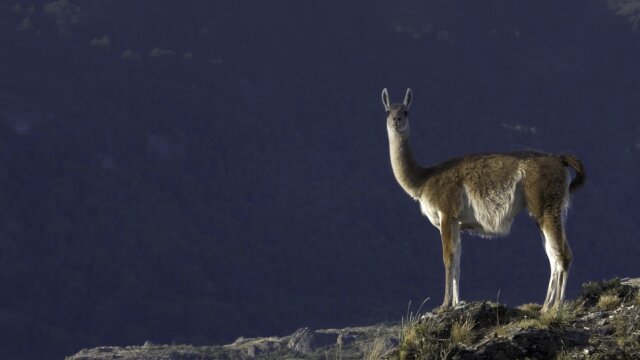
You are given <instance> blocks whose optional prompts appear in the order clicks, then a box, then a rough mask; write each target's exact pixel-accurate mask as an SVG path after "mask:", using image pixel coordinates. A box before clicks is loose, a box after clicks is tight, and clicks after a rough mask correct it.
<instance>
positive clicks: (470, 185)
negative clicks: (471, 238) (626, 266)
mask: <svg viewBox="0 0 640 360" xmlns="http://www.w3.org/2000/svg"><path fill="white" fill-rule="evenodd" d="M382 99H383V104H384V105H385V109H386V110H387V131H388V134H389V145H390V150H391V151H390V153H391V165H392V169H393V172H394V175H395V177H396V179H397V180H398V183H399V184H400V185H401V186H402V188H403V189H404V190H405V191H406V192H407V193H408V194H409V195H410V196H411V197H413V198H414V199H416V200H418V201H420V203H421V206H423V211H425V214H426V215H427V216H428V217H429V219H430V220H431V222H432V223H433V224H434V225H435V226H436V227H438V229H439V230H440V234H441V240H442V255H443V262H444V266H445V296H444V302H443V305H442V306H443V307H445V308H446V307H448V306H450V305H452V304H455V302H456V301H457V296H458V295H457V294H456V295H454V293H455V292H457V286H458V285H459V256H460V249H459V246H460V244H459V232H460V230H461V229H462V230H472V231H476V232H479V233H481V234H486V235H489V236H492V235H504V234H506V233H507V232H508V230H509V227H510V224H511V222H512V221H513V217H515V215H516V214H517V213H518V212H519V211H520V210H522V209H527V210H528V212H529V213H530V215H531V216H532V217H533V219H534V220H535V221H536V223H537V224H538V227H539V228H540V230H541V232H543V239H544V241H545V250H546V251H547V255H548V256H549V261H550V263H551V267H552V274H551V278H550V281H549V289H548V291H547V298H546V299H545V304H544V309H545V310H547V309H549V308H550V307H552V306H553V307H558V306H560V305H561V304H562V301H563V297H564V289H565V285H566V280H567V276H568V269H569V266H570V264H571V260H572V254H571V249H570V248H569V245H568V243H567V241H566V236H565V233H564V215H565V214H564V213H565V212H566V208H567V201H568V192H573V191H575V190H576V189H578V188H579V187H580V186H582V185H583V184H584V182H585V179H586V175H585V169H584V166H583V165H582V162H581V161H580V160H579V159H578V158H576V157H575V156H573V155H566V154H560V155H552V154H545V153H540V152H535V151H521V152H513V153H502V154H476V155H467V156H463V157H459V158H454V159H450V160H447V161H444V162H442V163H440V164H437V165H435V166H431V167H421V166H419V165H418V163H417V161H416V160H415V158H414V157H413V154H412V152H411V148H410V146H409V122H408V118H407V114H408V110H409V106H410V103H411V99H412V93H411V90H409V89H408V90H407V95H406V96H405V101H404V103H402V104H390V103H389V97H388V94H387V92H386V89H385V90H384V91H383V95H382ZM567 167H570V168H572V169H573V170H574V172H575V177H574V178H573V180H572V181H571V182H570V183H569V179H568V178H567V171H566V168H567ZM456 256H458V258H457V259H456ZM456 261H457V263H456ZM456 272H457V273H456Z"/></svg>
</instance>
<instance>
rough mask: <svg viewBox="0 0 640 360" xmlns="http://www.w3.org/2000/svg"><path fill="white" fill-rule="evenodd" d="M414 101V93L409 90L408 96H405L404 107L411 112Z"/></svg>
mask: <svg viewBox="0 0 640 360" xmlns="http://www.w3.org/2000/svg"><path fill="white" fill-rule="evenodd" d="M412 99H413V93H412V92H411V89H407V94H406V95H405V96H404V102H403V103H404V107H405V108H407V110H409V105H411V100H412Z"/></svg>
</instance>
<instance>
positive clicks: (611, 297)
mask: <svg viewBox="0 0 640 360" xmlns="http://www.w3.org/2000/svg"><path fill="white" fill-rule="evenodd" d="M621 303H622V299H620V298H619V297H618V295H616V294H610V293H605V294H602V295H600V299H598V304H597V306H598V307H599V308H600V309H602V310H606V311H610V310H614V309H615V308H617V307H618V306H620V304H621Z"/></svg>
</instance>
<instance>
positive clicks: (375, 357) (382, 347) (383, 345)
mask: <svg viewBox="0 0 640 360" xmlns="http://www.w3.org/2000/svg"><path fill="white" fill-rule="evenodd" d="M379 331H380V330H378V333H379ZM390 350H391V349H389V347H388V345H387V342H386V341H385V339H384V338H382V337H380V336H379V335H376V337H375V339H374V340H373V342H371V344H370V345H369V346H368V347H367V350H366V351H365V353H364V357H363V359H365V360H379V359H382V358H383V357H384V356H385V355H387V353H388V352H389V351H390Z"/></svg>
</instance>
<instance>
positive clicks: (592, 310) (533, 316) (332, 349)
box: [66, 279, 640, 360]
mask: <svg viewBox="0 0 640 360" xmlns="http://www.w3.org/2000/svg"><path fill="white" fill-rule="evenodd" d="M639 288H640V279H623V280H618V279H614V280H610V281H601V282H591V283H587V284H584V285H583V291H582V293H581V295H580V296H579V297H578V298H577V299H575V300H573V301H570V302H568V303H567V304H566V306H565V307H564V308H563V309H562V310H561V311H559V312H557V313H545V314H541V313H540V311H539V310H540V306H539V305H536V304H525V305H521V306H519V307H517V308H508V307H506V306H504V305H501V304H496V303H491V302H473V303H462V304H460V305H458V306H456V307H455V308H453V309H450V310H448V311H445V312H441V313H437V314H436V313H431V312H427V313H424V314H407V317H406V318H405V319H403V321H402V323H401V324H381V325H377V326H371V327H354V328H345V329H324V330H311V329H308V328H302V329H299V330H298V331H296V332H295V333H293V334H291V335H289V336H284V337H269V338H252V339H245V338H239V339H238V340H236V341H235V342H234V343H232V344H228V345H222V346H202V347H195V346H190V345H156V344H151V343H146V344H144V345H142V346H129V347H98V348H93V349H85V350H82V351H80V352H78V353H77V354H75V355H72V356H69V357H67V358H66V359H68V360H106V359H125V360H134V359H135V360H150V359H161V360H163V359H167V360H168V359H171V360H195V359H198V360H201V359H327V360H329V359H332V360H333V359H434V360H435V359H452V360H453V359H460V360H467V359H468V360H471V359H474V360H475V359H487V360H488V359H497V360H500V359H505V360H506V359H510V360H511V359H556V360H565V359H640V295H639V293H638V289H639Z"/></svg>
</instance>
